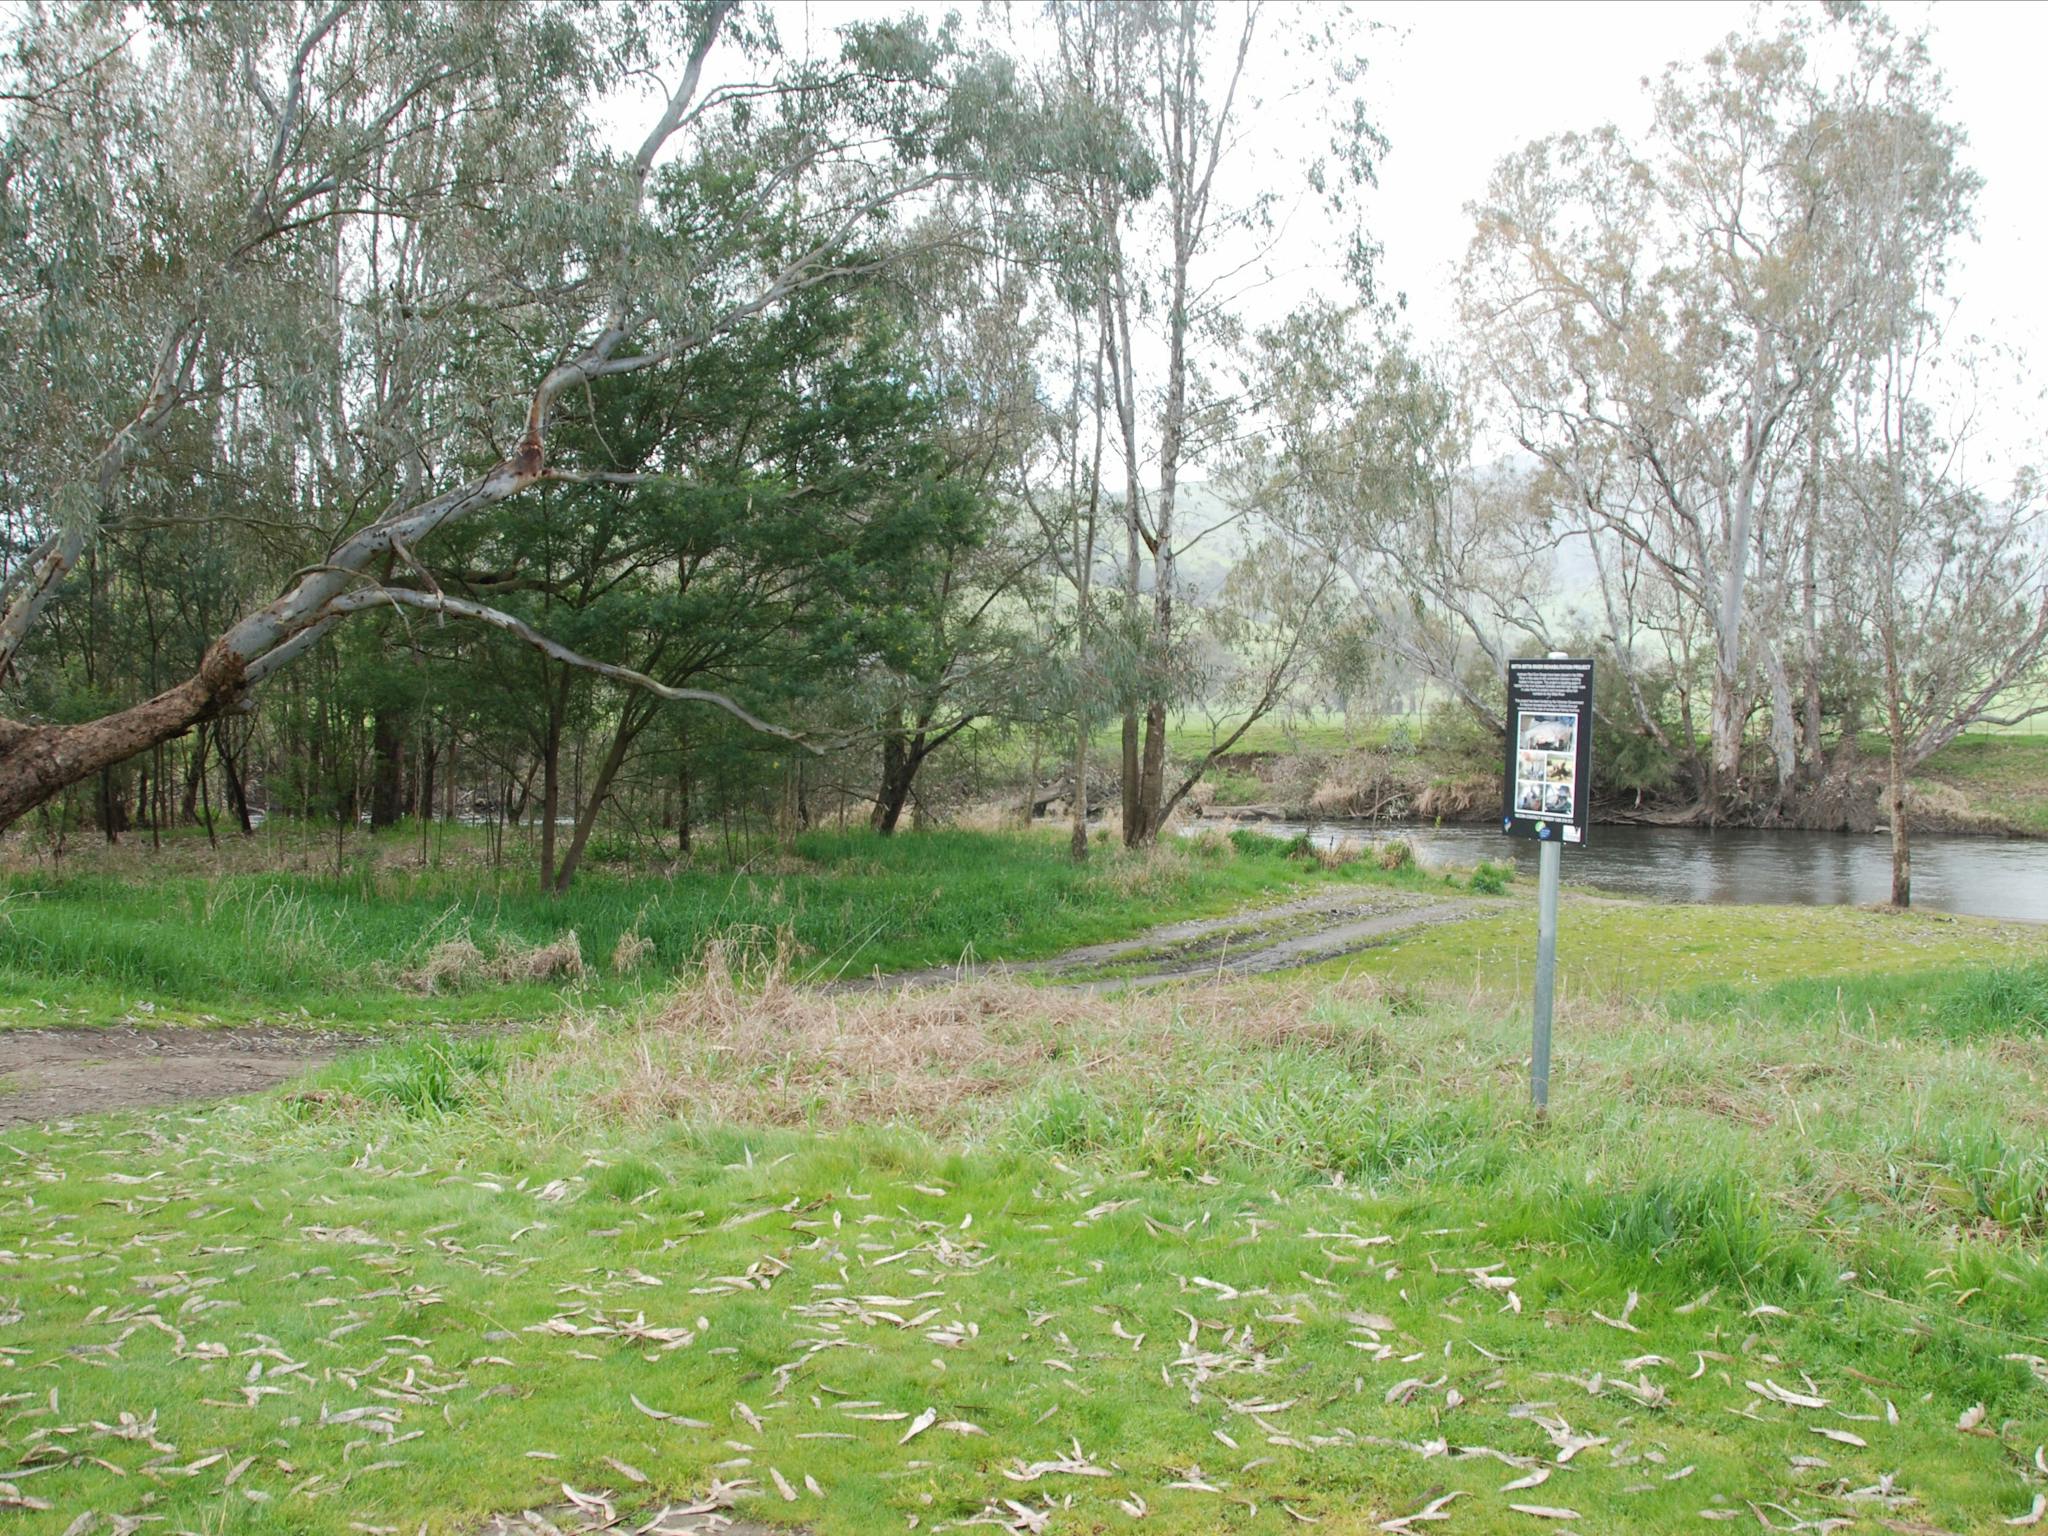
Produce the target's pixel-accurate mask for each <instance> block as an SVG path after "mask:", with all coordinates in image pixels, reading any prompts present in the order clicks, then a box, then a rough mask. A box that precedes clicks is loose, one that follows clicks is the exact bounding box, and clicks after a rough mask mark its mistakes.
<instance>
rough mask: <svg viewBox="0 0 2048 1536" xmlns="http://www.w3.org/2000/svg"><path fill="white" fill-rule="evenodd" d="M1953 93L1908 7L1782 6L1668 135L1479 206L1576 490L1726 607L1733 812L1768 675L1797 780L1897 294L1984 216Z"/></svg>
mask: <svg viewBox="0 0 2048 1536" xmlns="http://www.w3.org/2000/svg"><path fill="white" fill-rule="evenodd" d="M1836 60H1839V61H1840V62H1839V63H1836V62H1834V61H1836ZM1941 102H1942V92H1941V85H1940V81H1939V77H1938V75H1936V73H1935V72H1934V70H1933V68H1932V66H1931V64H1930V63H1929V61H1928V59H1927V56H1926V52H1925V49H1924V47H1923V46H1922V44H1921V43H1920V41H1919V40H1918V39H1915V38H1909V37H1901V36H1900V35H1898V34H1897V33H1896V32H1895V31H1894V30H1893V29H1892V28H1891V27H1890V26H1889V24H1888V23H1886V22H1885V21H1884V19H1883V18H1882V17H1881V16H1880V15H1878V14H1876V13H1874V12H1870V11H1867V10H1862V9H1856V10H1848V9H1843V10H1839V11H1830V12H1829V13H1828V14H1827V16H1826V17H1822V16H1821V14H1820V13H1818V12H1811V11H1794V12H1786V13H1782V14H1776V15H1774V16H1773V18H1772V26H1771V29H1770V30H1768V31H1761V32H1753V33H1750V34H1746V35H1740V36H1735V37H1731V38H1729V39H1728V41H1727V42H1726V43H1725V44H1724V45H1722V46H1721V47H1719V48H1717V49H1715V50H1714V51H1713V52H1712V53H1710V54H1709V55H1708V56H1707V57H1706V59H1705V60H1704V61H1702V62H1701V63H1700V64H1699V65H1697V66H1694V67H1690V68H1680V67H1675V66H1674V67H1673V68H1672V69H1671V70H1669V71H1667V72H1666V74H1665V75H1664V77H1663V79H1662V80H1661V81H1660V82H1659V84H1658V85H1657V86H1656V88H1655V89H1654V91H1653V94H1652V105H1653V109H1654V111H1653V122H1652V127H1651V130H1650V135H1649V138H1648V139H1647V141H1646V142H1644V143H1643V144H1641V145H1637V144H1634V143H1631V142H1630V141H1628V140H1627V139H1626V138H1625V137H1624V136H1623V135H1622V134H1621V133H1620V132H1619V131H1618V130H1617V129H1614V128H1612V127H1608V128H1603V129H1601V130H1599V131H1597V132H1594V133H1591V134H1567V135H1563V136H1560V137H1556V138H1551V139H1545V140H1541V141H1539V142H1537V143H1534V144H1531V145H1529V146H1528V147H1527V148H1525V149H1523V150H1521V151H1519V152H1517V153H1516V154H1514V155H1512V156H1510V157H1509V158H1508V159H1506V160H1505V161H1503V162H1502V163H1501V165H1500V166H1499V168H1498V169H1497V170H1496V171H1495V173H1494V176H1493V179H1492V183H1491V185H1490V187H1489V190H1488V193H1487V196H1486V198H1485V199H1484V201H1483V202H1482V203H1481V204H1480V205H1479V206H1478V207H1477V209H1476V210H1475V212H1476V216H1477V232H1476V234H1475V236H1474V239H1473V242H1472V246H1471V251H1470V254H1469V256H1468V258H1467V262H1466V266H1465V269H1464V274H1463V279H1462V289H1463V307H1464V312H1465V315H1466V318H1467V321H1468V324H1469V326H1470V329H1471V332H1472V335H1473V337H1474V339H1475V340H1476V342H1477V344H1478V347H1479V350H1480V354H1481V357H1482V358H1483V360H1484V362H1485V364H1486V366H1487V368H1488V370H1489V372H1490V374H1491V377H1492V379H1493V381H1494V382H1495V384H1496V385H1497V386H1498V388H1499V390H1500V392H1501V394H1502V395H1503V396H1504V397H1505V399H1506V400H1507V402H1508V403H1509V406H1510V409H1511V412H1512V419H1513V429H1514V432H1515V435H1516V437H1517V438H1518V440H1519V441H1520V443H1521V444H1522V446H1523V447H1524V448H1526V449H1527V450H1528V451H1529V452H1531V453H1532V454H1534V455H1535V456H1536V457H1537V458H1538V459H1539V460H1540V461H1541V462H1542V464H1543V465H1544V466H1545V468H1546V469H1547V471H1548V473H1549V477H1550V481H1551V483H1552V485H1553V486H1554V487H1555V489H1556V496H1555V501H1554V507H1555V510H1556V511H1557V512H1558V514H1559V515H1561V516H1567V517H1571V518H1573V519H1575V520H1576V521H1577V522H1578V523H1579V525H1580V526H1581V527H1582V528H1583V530H1584V531H1585V533H1586V535H1587V537H1588V538H1589V539H1590V540H1592V541H1593V542H1594V543H1595V544H1596V545H1599V546H1601V547H1602V548H1603V549H1604V550H1605V551H1606V556H1605V558H1606V562H1607V563H1606V566H1605V567H1603V569H1608V570H1622V569H1626V570H1630V571H1634V572H1638V573H1640V572H1644V571H1647V572H1650V573H1653V574H1654V576H1655V578H1656V579H1657V580H1658V581H1659V582H1661V583H1662V584H1664V585H1666V586H1668V587H1669V588H1670V589H1671V591H1672V592H1673V594H1675V596H1676V599H1677V601H1678V602H1679V604H1681V605H1682V606H1683V607H1684V608H1686V609H1687V610H1689V614H1690V617H1689V619H1688V621H1687V625H1688V627H1692V626H1694V625H1696V626H1697V628H1698V629H1699V630H1700V631H1701V638H1702V641H1703V645H1702V648H1703V649H1705V650H1706V651H1707V652H1708V653H1709V654H1708V656H1707V658H1706V660H1707V664H1708V667H1709V670H1710V673H1711V698H1710V703H1709V709H1708V721H1707V730H1708V735H1709V738H1710V745H1709V752H1708V760H1707V763H1706V782H1705V784H1704V785H1703V786H1702V788H1703V789H1704V791H1705V803H1704V809H1705V810H1706V812H1707V813H1708V814H1710V815H1729V814H1739V813H1741V812H1742V811H1743V810H1744V809H1745V805H1744V802H1745V800H1746V798H1747V797H1746V794H1745V791H1744V789H1743V787H1742V785H1741V784H1740V783H1739V782H1738V781H1739V773H1740V755H1741V751H1742V746H1743V742H1744V737H1745V733H1746V729H1747V726H1748V722H1749V720H1750V718H1751V716H1752V714H1753V713H1754V711H1755V709H1756V708H1757V705H1758V702H1759V699H1760V697H1761V696H1762V695H1763V694H1765V693H1768V695H1769V696H1770V702H1771V706H1772V712H1773V716H1774V719H1773V725H1774V737H1773V745H1774V750H1775V753H1776V756H1777V758H1778V765H1779V767H1778V780H1779V790H1780V794H1781V796H1782V794H1783V793H1784V791H1785V790H1786V789H1787V788H1789V785H1790V783H1791V778H1792V768H1793V754H1794V753H1796V751H1797V741H1796V738H1795V735H1794V732H1793V714H1794V694H1795V692H1796V691H1797V690H1795V689H1794V688H1793V687H1792V686H1791V683H1790V679H1789V676H1788V669H1787V665H1786V661H1785V649H1786V647H1785V641H1786V634H1785V630H1786V628H1787V626H1788V625H1789V624H1790V622H1791V619H1792V616H1793V615H1794V614H1795V612H1798V611H1799V610H1800V607H1801V605H1800V603H1799V601H1798V593H1797V589H1798V586H1799V584H1800V582H1801V578H1802V575H1803V572H1804V568H1805V559H1804V550H1805V548H1806V547H1807V546H1808V545H1809V544H1810V541H1811V540H1812V539H1813V538H1814V537H1815V536H1816V534H1817V530H1816V528H1815V526H1814V523H1813V516H1812V508H1813V507H1814V506H1815V505H1816V504H1817V503H1816V500H1815V496H1816V495H1817V491H1816V490H1814V489H1813V488H1811V486H1810V482H1811V477H1812V474H1813V473H1814V472H1815V468H1816V466H1817V464H1818V463H1819V455H1818V454H1816V453H1815V452H1814V448H1815V446H1816V445H1817V444H1819V443H1822V442H1824V441H1825V439H1826V437H1827V435H1828V433H1829V432H1830V431H1831V429H1832V427H1831V424H1832V422H1833V420H1834V418H1835V416H1836V413H1837V410H1838V401H1839V400H1840V397H1841V395H1842V393H1843V391H1845V390H1852V389H1854V388H1856V387H1857V383H1858V378H1859V375H1860V374H1861V373H1862V372H1863V371H1864V370H1866V369H1867V367H1868V365H1869V362H1870V360H1871V359H1872V358H1873V357H1875V356H1876V355H1878V354H1879V353H1880V352H1881V351H1882V348H1883V344H1884V340H1883V339H1884V336H1885V334H1886V325H1885V321H1884V319H1883V317H1884V315H1885V314H1886V313H1887V312H1888V311H1890V310H1891V309H1893V308H1895V307H1896V306H1897V305H1899V304H1900V303H1902V302H1912V301H1913V300H1914V299H1915V298H1916V297H1917V296H1918V295H1919V294H1920V292H1921V288H1922V280H1923V279H1927V278H1930V277H1931V278H1938V277H1939V275H1940V273H1941V272H1942V270H1943V267H1944V263H1945V260H1946V252H1947V250H1948V247H1949V245H1950V244H1951V242H1952V241H1953V239H1954V238H1955V237H1956V236H1957V235H1958V234H1959V233H1960V232H1961V231H1963V230H1964V229H1965V228H1966V227H1967V225H1968V220H1969V209H1970V203H1971V198H1972V195H1973V193H1974V191H1975V186H1976V183H1975V180H1974V178H1973V177H1972V176H1971V174H1970V173H1969V172H1967V171H1966V170H1965V169H1964V168H1963V167H1962V165H1961V163H1960V161H1959V159H1958V148H1959V144H1960V134H1959V132H1958V130H1957V129H1956V128H1955V127H1954V126H1953V125H1952V124H1950V123H1948V122H1945V121H1944V120H1943V119H1942V118H1941V116H1940V115H1939V109H1940V106H1941ZM1873 145H1882V146H1884V147H1885V149H1886V153H1885V154H1884V155H1878V154H1875V153H1873V152H1872V146H1873ZM1901 181H1903V184H1904V185H1905V186H1906V187H1908V188H1909V189H1910V195H1909V196H1907V197H1904V198H1901V197H1899V196H1898V195H1897V186H1898V184H1899V183H1900V182H1901ZM1805 612H1806V613H1807V614H1808V615H1811V614H1812V612H1813V610H1812V606H1811V605H1810V604H1808V605H1805ZM1808 622H1812V621H1811V620H1810V619H1809V620H1808ZM1801 649H1803V650H1804V651H1805V652H1806V653H1807V654H1808V655H1809V657H1810V656H1811V649H1812V648H1811V646H1810V645H1808V646H1803V647H1801ZM1811 664H1812V663H1811V661H1809V666H1811Z"/></svg>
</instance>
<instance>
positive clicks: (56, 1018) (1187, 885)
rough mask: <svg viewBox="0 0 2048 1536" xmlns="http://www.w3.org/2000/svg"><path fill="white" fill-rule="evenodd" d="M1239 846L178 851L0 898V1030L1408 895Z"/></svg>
mask: <svg viewBox="0 0 2048 1536" xmlns="http://www.w3.org/2000/svg"><path fill="white" fill-rule="evenodd" d="M1241 842H1242V846H1241V847H1240V846H1234V845H1231V844H1228V843H1223V842H1220V841H1213V840H1212V841H1194V842H1188V843H1185V844H1182V843H1179V842H1176V843H1175V844H1174V845H1173V846H1170V847H1165V848H1161V849H1158V850H1155V851H1153V852H1150V853H1144V854H1129V853H1126V852H1124V851H1123V850H1122V849H1121V848H1118V847H1113V846H1111V845H1109V844H1108V843H1107V842H1102V843H1099V844H1098V845H1097V846H1096V848H1095V849H1094V851H1093V856H1092V857H1091V859H1090V861H1089V863H1088V864H1087V865H1086V866H1084V867H1076V866H1075V865H1073V864H1072V863H1071V862H1069V860H1068V859H1067V857H1066V847H1065V842H1064V839H1063V838H1062V837H1060V836H1058V835H1056V834H1053V833H1050V832H1031V833H998V832H967V831H931V832H920V833H916V834H907V835H903V836H899V837H895V838H878V837H874V836H871V835H868V834H865V833H817V834H812V835H809V836H806V837H802V838H799V839H798V840H797V841H796V843H795V845H794V847H793V848H792V849H789V850H787V851H783V850H774V851H768V852H763V853H761V854H759V855H758V856H756V857H753V858H749V859H746V860H744V861H742V862H740V863H739V864H738V865H736V866H734V867H719V866H701V865H693V866H685V867H682V868H680V869H677V870H675V871H673V872H670V873H660V874H654V873H642V874H633V873H628V872H622V871H617V870H602V869H601V870H594V871H592V872H590V873H588V874H586V875H585V876H583V877H582V878H580V879H579V880H578V881H577V883H576V885H575V887H574V888H573V889H572V890H571V891H570V892H568V893H567V894H566V895H564V896H559V897H548V896H542V895H540V894H538V893H537V892H536V891H535V890H534V888H533V881H532V876H531V873H530V872H529V871H527V870H525V869H518V870H494V869H492V868H490V867H488V866H487V865H485V864H483V863H482V862H481V861H479V860H476V859H462V858H451V859H448V860H447V861H445V862H443V863H441V864H439V865H437V866H433V867H424V868H423V867H420V866H418V865H417V864H416V863H413V862H409V855H410V853H411V850H412V846H413V845H412V844H411V842H410V841H409V840H408V839H405V838H403V837H398V838H393V839H390V840H387V841H385V842H383V843H382V844H381V845H380V844H379V843H377V842H372V841H365V842H364V843H363V846H362V848H361V850H360V852H359V854H358V862H357V864H356V865H355V866H353V867H351V868H349V869H347V870H346V871H345V872H343V873H341V874H335V873H332V872H324V873H314V872H297V873H294V872H289V871H284V870H277V869H267V868H263V867H261V854H262V849H261V848H260V847H258V848H256V849H250V848H244V847H241V846H235V845H231V846H230V847H229V848H228V849H227V852H226V854H225V857H226V858H228V859H232V860H235V861H237V865H239V867H237V865H230V866H229V867H228V869H227V870H225V871H223V870H221V869H219V868H217V867H214V866H212V865H210V864H209V863H208V860H209V859H210V858H212V857H213V856H212V855H211V853H210V851H209V850H207V849H206V848H205V845H204V844H203V843H200V844H196V845H195V844H194V843H193V842H192V841H191V840H189V839H188V840H187V841H186V843H185V845H184V846H183V847H182V848H180V849H178V850H172V851H170V852H168V853H166V854H165V855H164V856H163V857H162V858H161V859H157V858H154V857H153V856H152V855H151V854H150V853H149V852H148V851H147V850H143V849H131V850H124V851H121V852H120V853H118V854H117V855H116V856H114V858H113V859H112V860H108V861H103V862H102V863H101V864H95V862H93V861H92V860H90V859H86V858H82V857H81V858H75V859H72V860H69V861H67V862H66V864H65V865H64V866H63V867H62V868H59V869H52V870H43V871H23V872H17V873H14V874H11V875H9V876H7V877H6V878H5V879H4V881H0V1022H6V1023H14V1024H48V1023H101V1022H106V1021H109V1020H114V1019H136V1020H144V1021H147V1020H157V1021H164V1020H170V1019H178V1020H183V1021H200V1022H205V1021H209V1020H210V1021H226V1022H239V1021H245V1020H249V1019H253V1018H264V1019H268V1020H271V1021H273V1022H275V1021H288V1020H291V1019H294V1018H313V1019H317V1020H320V1021H325V1022H333V1023H340V1024H346V1025H350V1026H364V1025H376V1024H379V1023H382V1022H385V1021H392V1020H396V1021H406V1020H423V1019H427V1020H462V1019H479V1018H492V1019H496V1018H532V1017H539V1016H544V1015H547V1014H550V1013H552V1012H553V1011H555V1010H556V1009H557V1008H559V1007H560V1006H561V1005H562V1003H563V1002H564V1001H565V1000H569V1001H574V1002H577V1003H581V1004H583V1005H586V1006H611V1005H618V1004H623V1003H626V1002H630V1001H631V1000H632V999H634V998H637V997H639V996H641V995H642V994H643V993H644V992H646V991H647V990H648V989H649V988H650V987H651V988H656V989H659V988H661V987H665V986H666V985H667V984H668V982H669V980H670V979H671V978H672V977H673V976H674V975H675V973H676V971H677V970H678V969H679V968H681V967H684V966H687V965H690V964H693V963H694V962H695V961H696V960H697V959H698V958H699V957H700V956H701V953H702V951H703V949H704V946H705V945H706V943H707V942H709V941H710V940H711V939H712V938H713V937H718V938H719V939H721V941H722V942H724V943H726V944H727V945H729V946H734V945H736V946H738V947H740V948H742V949H756V950H764V951H766V950H773V949H774V948H775V947H776V945H777V943H778V942H788V943H790V944H791V945H793V958H794V961H795V963H796V967H797V969H798V970H799V971H800V972H801V973H802V974H805V975H808V976H813V977H829V976H838V975H856V976H857V975H863V974H866V973H868V972H870V971H873V970H877V969H879V970H883V971H895V970H904V969H910V968H915V967H920V966H940V965H952V964H957V963H959V962H960V961H962V960H964V959H981V960H991V959H1029V958H1035V957H1038V956H1043V955H1048V954H1052V953H1055V952H1057V951H1059V950H1063V949H1067V948H1070V947H1072V946H1075V945H1080V944H1089V943H1096V942H1100V941H1103V940H1107V939H1113V938H1120V937H1123V936H1125V935H1128V934H1130V933H1134V932H1137V931H1138V930H1140V929H1143V928H1145V927H1147V926H1149V925H1151V924H1154V923H1159V922H1166V921H1171V920H1174V919H1176V918H1181V917H1192V916H1200V915H1204V914H1207V913H1211V912H1216V911H1223V910H1229V909H1232V908H1235V907H1238V906H1241V905H1244V904H1246V903H1250V902H1256V901H1260V900H1264V899H1267V898H1274V897H1278V896H1280V895H1283V894H1285V893H1287V892H1290V891H1294V890H1297V889H1299V888H1302V887H1304V886H1308V885H1311V884H1314V883H1317V882H1322V881H1330V880H1346V881H1368V880H1401V879H1409V880H1414V879H1418V878H1421V877H1419V876H1415V875H1412V874H1409V875H1389V874H1386V873H1384V872H1381V871H1378V870H1376V869H1372V868H1369V867H1367V866H1364V865H1354V866H1350V867H1347V868H1345V869H1342V870H1337V871H1330V870H1326V869H1323V868H1322V867H1320V866H1319V865H1317V864H1316V863H1315V862H1314V861H1313V860H1303V859H1300V858H1289V857H1287V856H1286V853H1285V850H1284V849H1282V848H1281V847H1280V845H1278V844H1276V843H1272V842H1270V841H1268V840H1241ZM251 866H254V867H251ZM782 935H786V936H787V937H786V940H782V939H779V937H778V936H782ZM572 936H573V943H572V942H571V938H572ZM429 987H431V988H432V990H431V991H429V990H427V989H428V988H429Z"/></svg>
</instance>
